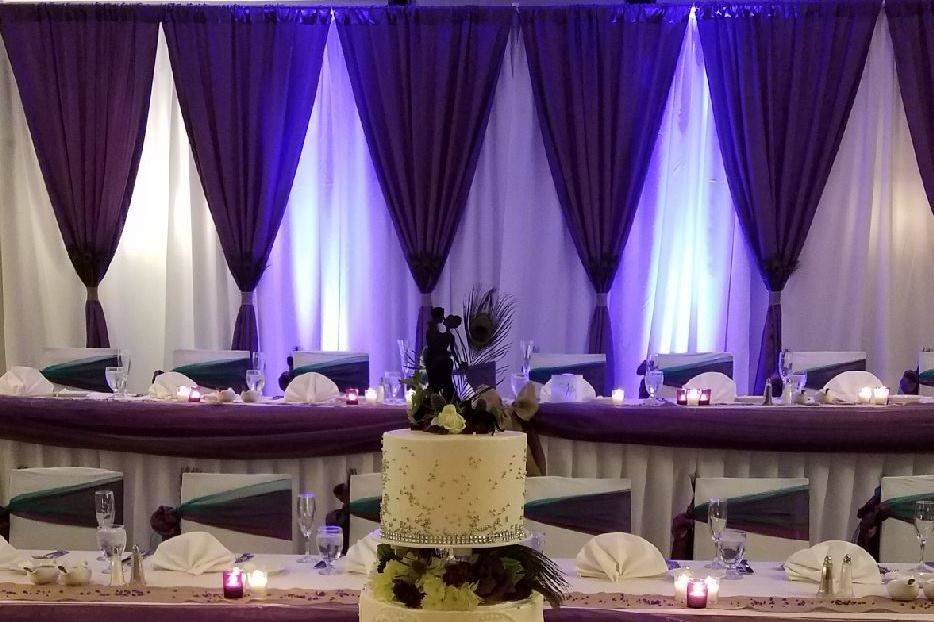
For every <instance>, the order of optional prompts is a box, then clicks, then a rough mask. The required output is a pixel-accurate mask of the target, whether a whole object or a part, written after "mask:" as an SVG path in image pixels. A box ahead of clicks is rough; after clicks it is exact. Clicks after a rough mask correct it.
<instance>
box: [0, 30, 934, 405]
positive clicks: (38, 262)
mask: <svg viewBox="0 0 934 622" xmlns="http://www.w3.org/2000/svg"><path fill="white" fill-rule="evenodd" d="M506 54H507V58H506V62H505V63H504V66H503V73H502V76H501V78H500V81H499V84H498V88H497V92H496V99H495V102H494V106H493V111H492V116H491V119H490V124H489V129H488V131H487V135H486V138H485V142H484V145H483V149H482V152H481V156H480V161H479V164H478V168H477V174H476V177H475V179H474V183H473V186H472V188H471V192H470V198H469V203H468V207H467V210H466V214H465V217H464V221H463V223H462V224H461V228H460V231H459V232H458V235H457V238H456V240H455V243H454V245H453V248H452V251H451V255H450V258H449V260H448V264H447V267H446V268H445V271H444V274H443V276H442V278H441V281H440V283H439V285H438V288H437V290H436V292H435V295H434V302H435V304H441V305H445V306H447V307H453V308H454V309H457V308H459V307H460V302H461V300H462V298H463V296H464V294H465V293H466V291H467V290H468V289H469V288H470V287H471V286H472V285H473V283H474V282H477V281H482V282H483V283H486V284H490V285H497V286H500V287H501V288H502V289H503V290H504V291H506V292H509V293H512V294H513V295H515V296H516V298H517V300H518V308H517V316H516V322H515V328H514V332H513V338H514V339H516V340H518V339H520V338H533V339H535V341H536V342H537V343H538V344H539V346H540V349H541V350H542V351H552V352H555V351H566V352H575V351H582V350H583V349H584V347H585V340H586V332H587V323H588V320H589V315H590V312H591V308H592V305H593V293H592V288H591V286H590V284H589V282H588V281H587V278H586V276H585V274H584V271H583V268H582V267H581V265H580V261H579V259H578V257H577V255H576V253H575V251H574V247H573V244H572V243H571V240H570V236H569V235H568V233H567V230H566V228H565V226H564V222H563V220H562V216H561V210H560V207H559V205H558V202H557V197H556V195H555V191H554V186H553V184H552V181H551V176H550V172H549V170H548V166H547V162H546V159H545V155H544V148H543V147H542V143H541V134H540V131H539V129H538V123H537V119H536V116H535V113H534V108H533V105H532V100H531V93H530V85H529V76H528V70H527V67H526V60H525V53H524V49H523V46H522V44H521V40H520V39H519V38H518V37H513V39H512V40H511V42H510V45H509V46H508V48H507V52H506ZM893 72H894V62H893V59H892V50H891V42H890V41H889V40H888V32H887V30H885V28H884V26H883V24H882V23H881V22H880V25H879V26H878V31H877V37H876V39H875V41H874V43H873V49H872V52H871V54H870V59H869V63H868V65H867V68H866V71H865V73H864V79H863V84H862V86H861V88H860V91H859V94H858V96H857V102H856V105H855V106H854V110H853V113H852V115H851V119H850V122H849V125H848V127H847V131H846V135H845V137H844V140H843V144H842V146H841V150H840V154H839V155H838V158H837V162H836V164H835V166H834V169H833V172H832V174H831V179H830V181H829V183H828V186H827V189H826V191H825V193H824V196H823V200H822V202H821V206H820V208H819V210H818V215H817V218H816V220H815V223H814V226H813V227H812V230H811V235H810V237H809V240H808V243H807V245H806V246H805V250H804V254H803V256H802V259H801V268H800V269H799V271H798V273H797V274H795V275H794V276H793V277H792V279H791V281H790V283H789V286H788V289H787V290H786V293H785V296H784V301H785V304H784V309H785V323H784V330H785V333H784V335H785V339H786V342H787V344H788V345H789V346H790V347H793V348H795V347H796V348H814V349H818V348H827V349H834V350H851V349H857V350H859V349H866V350H867V351H868V352H869V354H870V366H871V368H872V369H873V370H874V371H876V372H877V374H878V375H880V376H881V377H883V378H884V379H885V381H886V382H887V383H889V384H894V383H895V382H897V378H898V376H899V375H900V373H901V371H902V370H903V369H906V368H908V367H913V366H914V361H915V359H916V352H917V351H918V350H919V349H920V346H921V345H923V344H924V343H925V342H927V343H931V342H932V341H934V320H932V319H931V315H930V313H929V312H928V313H925V311H926V310H927V309H930V308H931V303H932V302H934V293H932V292H931V290H930V288H929V287H928V282H929V281H930V277H931V268H930V266H931V265H932V261H931V260H932V258H934V244H931V242H930V240H931V239H932V236H931V233H932V232H934V218H932V216H931V213H930V210H929V209H928V208H927V205H926V202H925V198H924V193H923V190H922V187H921V182H920V178H919V175H918V172H917V166H916V163H915V158H914V154H913V151H912V148H911V143H910V138H909V136H908V132H907V127H906V125H905V119H904V113H903V110H902V105H901V101H900V98H899V95H898V90H897V85H896V83H895V79H894V73H893ZM0 188H2V194H0V256H2V261H0V266H2V292H3V296H2V300H3V302H4V314H3V321H4V327H5V331H4V335H5V343H4V350H5V354H6V361H7V364H8V365H13V364H33V363H35V362H36V361H37V360H38V354H39V352H40V351H41V349H42V348H43V347H45V346H46V345H81V344H82V343H83V341H84V326H83V320H82V312H81V305H82V303H83V300H84V290H83V287H81V284H80V282H79V281H78V279H77V276H76V275H75V274H74V270H73V269H72V267H71V265H70V263H69V261H68V258H67V256H66V254H65V252H64V248H63V245H62V242H61V236H60V234H59V232H58V229H57V226H56V224H55V221H54V217H53V215H52V212H51V209H50V206H49V200H48V196H47V194H46V192H45V188H44V185H43V182H42V178H41V174H40V172H39V169H38V165H37V162H36V157H35V153H34V151H33V148H32V144H31V141H30V138H29V132H28V128H27V127H26V123H25V119H24V117H23V112H22V108H21V105H20V103H19V98H18V94H17V93H16V88H15V81H14V80H13V76H12V72H11V71H10V68H9V63H8V61H7V59H6V55H5V52H2V51H0ZM100 297H101V300H102V304H103V306H104V309H105V313H106V315H107V320H108V324H109V327H110V335H111V341H112V343H113V344H115V345H119V346H121V347H127V348H129V349H130V350H131V351H132V353H133V355H134V365H133V373H132V379H131V380H132V385H133V388H135V389H136V390H140V389H142V388H143V387H144V386H145V385H146V384H147V383H148V381H149V377H150V374H151V372H152V370H153V369H158V368H163V367H164V366H165V365H166V364H167V363H168V362H169V361H170V359H171V352H172V350H174V349H175V348H182V347H200V348H221V347H226V346H227V345H228V344H229V340H230V334H231V331H232V326H233V319H234V317H235V315H236V309H237V305H238V302H239V296H238V292H237V289H236V287H235V285H234V284H233V281H232V279H231V278H230V276H229V273H228V270H227V267H226V265H225V263H224V259H223V256H222V254H221V252H220V248H219V245H218V242H217V236H216V233H215V231H214V227H213V223H212V222H211V218H210V215H209V213H208V211H207V208H206V205H205V200H204V195H203V192H202V190H201V187H200V183H199V181H198V178H197V173H196V170H195V168H194V165H193V162H192V159H191V153H190V149H189V147H188V141H187V137H186V135H185V132H184V126H183V123H182V121H181V116H180V113H179V110H178V103H177V101H176V98H175V93H174V87H173V84H172V76H171V69H170V66H169V63H168V58H167V55H166V51H165V46H164V42H163V41H162V40H161V39H160V46H159V51H158V58H157V61H156V69H155V80H154V84H153V94H152V105H151V112H150V117H149V120H148V124H147V134H146V142H145V147H144V150H143V157H142V162H141V164H140V168H139V176H138V179H137V183H136V192H135V193H134V196H133V201H132V204H131V207H130V212H129V216H128V219H127V224H126V228H125V230H124V234H123V237H122V239H121V242H120V246H119V248H118V250H117V254H116V256H115V258H114V261H113V263H112V265H111V267H110V270H109V272H108V274H107V276H106V278H105V279H104V281H103V283H102V285H101V288H100ZM417 304H418V295H417V290H416V288H415V286H414V284H413V282H412V279H411V276H410V275H409V272H408V268H407V267H406V265H405V262H404V259H403V255H402V252H401V250H400V248H399V244H398V241H397V239H396V237H395V232H394V230H393V228H392V224H391V222H390V219H389V216H388V214H387V211H386V206H385V201H384V199H383V197H382V194H381V192H380V189H379V186H378V184H377V181H376V177H375V174H374V170H373V165H372V162H371V160H370V158H369V153H368V150H367V147H366V141H365V138H364V135H363V131H362V128H361V125H360V122H359V119H358V117H357V112H356V108H355V105H354V101H353V95H352V92H351V89H350V84H349V79H348V76H347V72H346V69H345V66H344V61H343V55H342V52H341V49H340V45H339V41H338V38H337V36H336V31H335V30H333V29H332V32H331V35H330V38H329V40H328V46H327V48H326V51H325V61H324V66H323V69H322V74H321V79H320V84H319V88H318V95H317V99H316V102H315V109H314V111H313V114H312V120H311V123H310V126H309V130H308V134H307V136H306V140H305V148H304V151H303V154H302V158H301V162H300V164H299V168H298V173H297V175H296V179H295V184H294V187H293V190H292V194H291V198H290V201H289V206H288V209H287V210H286V215H285V218H284V220H283V223H282V229H281V230H280V233H279V236H278V239H277V240H276V243H275V246H274V248H273V252H272V255H271V257H270V261H269V267H268V269H267V271H266V273H265V275H264V277H263V279H262V281H261V283H260V286H259V289H258V292H257V314H258V318H259V324H260V341H261V344H262V345H261V347H262V348H263V350H264V351H265V352H266V354H267V360H268V361H269V369H268V370H267V371H268V372H269V376H270V377H272V376H273V375H274V373H278V371H280V370H281V369H283V368H284V366H285V357H286V355H287V354H288V351H289V350H291V349H292V348H293V347H295V346H301V347H302V348H304V349H346V350H355V351H367V352H370V355H371V376H372V377H373V378H374V379H375V378H377V377H378V376H379V375H380V374H381V373H382V372H383V371H384V370H387V369H391V368H396V367H398V358H397V353H396V346H395V340H396V338H398V337H407V338H409V339H412V338H413V337H414V334H413V332H414V323H415V317H416V312H417ZM609 304H610V310H611V313H612V318H613V322H614V330H615V337H616V349H617V352H616V354H617V360H618V361H619V370H618V382H619V383H620V384H621V385H622V386H625V387H626V388H627V390H628V391H629V392H630V393H633V392H635V390H636V386H637V382H638V378H636V376H635V374H634V370H635V367H636V365H637V364H638V363H639V361H640V360H641V359H642V358H643V357H644V356H645V354H646V352H648V351H668V350H671V351H678V350H729V351H732V352H734V353H735V354H736V366H737V369H736V376H737V379H738V384H739V386H740V389H741V390H742V389H744V388H745V386H746V385H747V384H748V377H749V361H750V360H753V361H754V360H755V358H756V357H757V356H758V347H759V338H760V334H761V327H762V321H763V315H764V310H765V289H764V286H763V285H762V282H761V280H760V278H759V276H758V273H757V272H756V270H755V267H754V265H753V264H751V262H750V259H749V257H748V253H747V251H746V247H745V243H744V242H743V240H742V236H741V233H740V231H739V228H738V227H737V225H736V222H735V217H734V215H733V211H732V205H731V202H730V198H729V190H728V187H727V184H726V180H725V174H724V172H723V166H722V163H721V159H720V154H719V148H718V144H717V140H716V135H715V130H714V126H713V119H712V116H711V112H710V99H709V95H708V93H707V85H706V77H705V75H704V71H703V59H702V55H701V50H700V46H699V43H698V41H697V36H696V28H695V26H694V25H693V23H692V24H691V27H690V28H689V30H688V35H687V37H686V39H685V43H684V47H683V51H682V57H681V60H680V63H679V67H678V70H677V73H676V76H675V81H674V84H673V86H672V90H671V95H670V100H669V103H668V107H667V110H666V113H665V118H664V121H663V125H662V129H661V131H660V133H659V139H658V143H657V145H656V150H655V154H654V156H653V159H652V164H651V169H650V172H649V175H648V178H647V180H646V184H645V191H644V194H643V197H642V201H641V203H640V207H639V210H638V213H637V217H636V221H635V224H634V226H633V230H632V234H631V237H630V240H629V244H628V246H627V248H626V251H625V253H624V256H623V261H622V265H621V269H620V273H619V275H618V277H617V279H616V282H615V284H614V287H613V289H612V291H611V293H610V301H609ZM268 384H270V385H271V384H273V383H272V382H270V383H268Z"/></svg>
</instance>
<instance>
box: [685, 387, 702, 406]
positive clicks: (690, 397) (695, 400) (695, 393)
mask: <svg viewBox="0 0 934 622" xmlns="http://www.w3.org/2000/svg"><path fill="white" fill-rule="evenodd" d="M685 397H686V398H687V405H688V406H700V398H701V392H700V389H694V388H691V389H688V392H687V395H686V396H685Z"/></svg>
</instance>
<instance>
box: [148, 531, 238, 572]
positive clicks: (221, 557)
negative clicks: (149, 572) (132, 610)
mask: <svg viewBox="0 0 934 622" xmlns="http://www.w3.org/2000/svg"><path fill="white" fill-rule="evenodd" d="M235 559H236V557H234V554H233V553H231V552H230V551H228V550H227V549H226V548H224V545H223V544H221V543H220V542H219V541H218V539H217V538H215V537H214V536H212V535H211V534H209V533H206V532H204V531H190V532H188V533H183V534H182V535H180V536H175V537H174V538H169V539H168V540H165V541H164V542H162V544H160V545H159V546H158V548H156V552H155V553H153V556H152V565H153V567H154V568H156V569H158V570H176V571H178V572H187V573H188V574H193V575H201V574H204V573H205V572H220V571H222V570H227V569H228V568H230V567H231V566H233V563H234V560H235Z"/></svg>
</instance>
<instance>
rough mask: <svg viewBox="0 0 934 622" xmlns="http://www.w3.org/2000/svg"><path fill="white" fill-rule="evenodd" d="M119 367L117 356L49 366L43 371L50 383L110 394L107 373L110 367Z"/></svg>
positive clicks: (95, 357)
mask: <svg viewBox="0 0 934 622" xmlns="http://www.w3.org/2000/svg"><path fill="white" fill-rule="evenodd" d="M119 365H120V359H119V358H117V357H116V356H93V357H89V358H83V359H77V360H74V361H68V362H67V363H56V364H55V365H49V366H48V367H46V368H44V369H42V375H43V376H45V377H46V379H47V380H48V381H49V382H54V383H55V384H60V385H64V386H66V387H74V388H76V389H84V390H86V391H97V392H100V393H110V392H111V391H110V386H108V384H107V376H106V374H105V371H106V369H107V368H108V367H117V366H119Z"/></svg>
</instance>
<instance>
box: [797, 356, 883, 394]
mask: <svg viewBox="0 0 934 622" xmlns="http://www.w3.org/2000/svg"><path fill="white" fill-rule="evenodd" d="M785 356H786V357H790V358H791V371H792V372H794V373H796V374H800V373H804V374H807V376H808V377H807V382H806V384H805V387H806V388H808V389H812V390H814V391H819V390H821V389H823V388H824V385H825V384H827V383H828V382H830V381H831V380H833V379H834V378H835V377H836V376H838V375H839V374H842V373H843V372H845V371H866V353H865V352H798V351H797V350H792V351H789V352H787V353H785Z"/></svg>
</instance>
